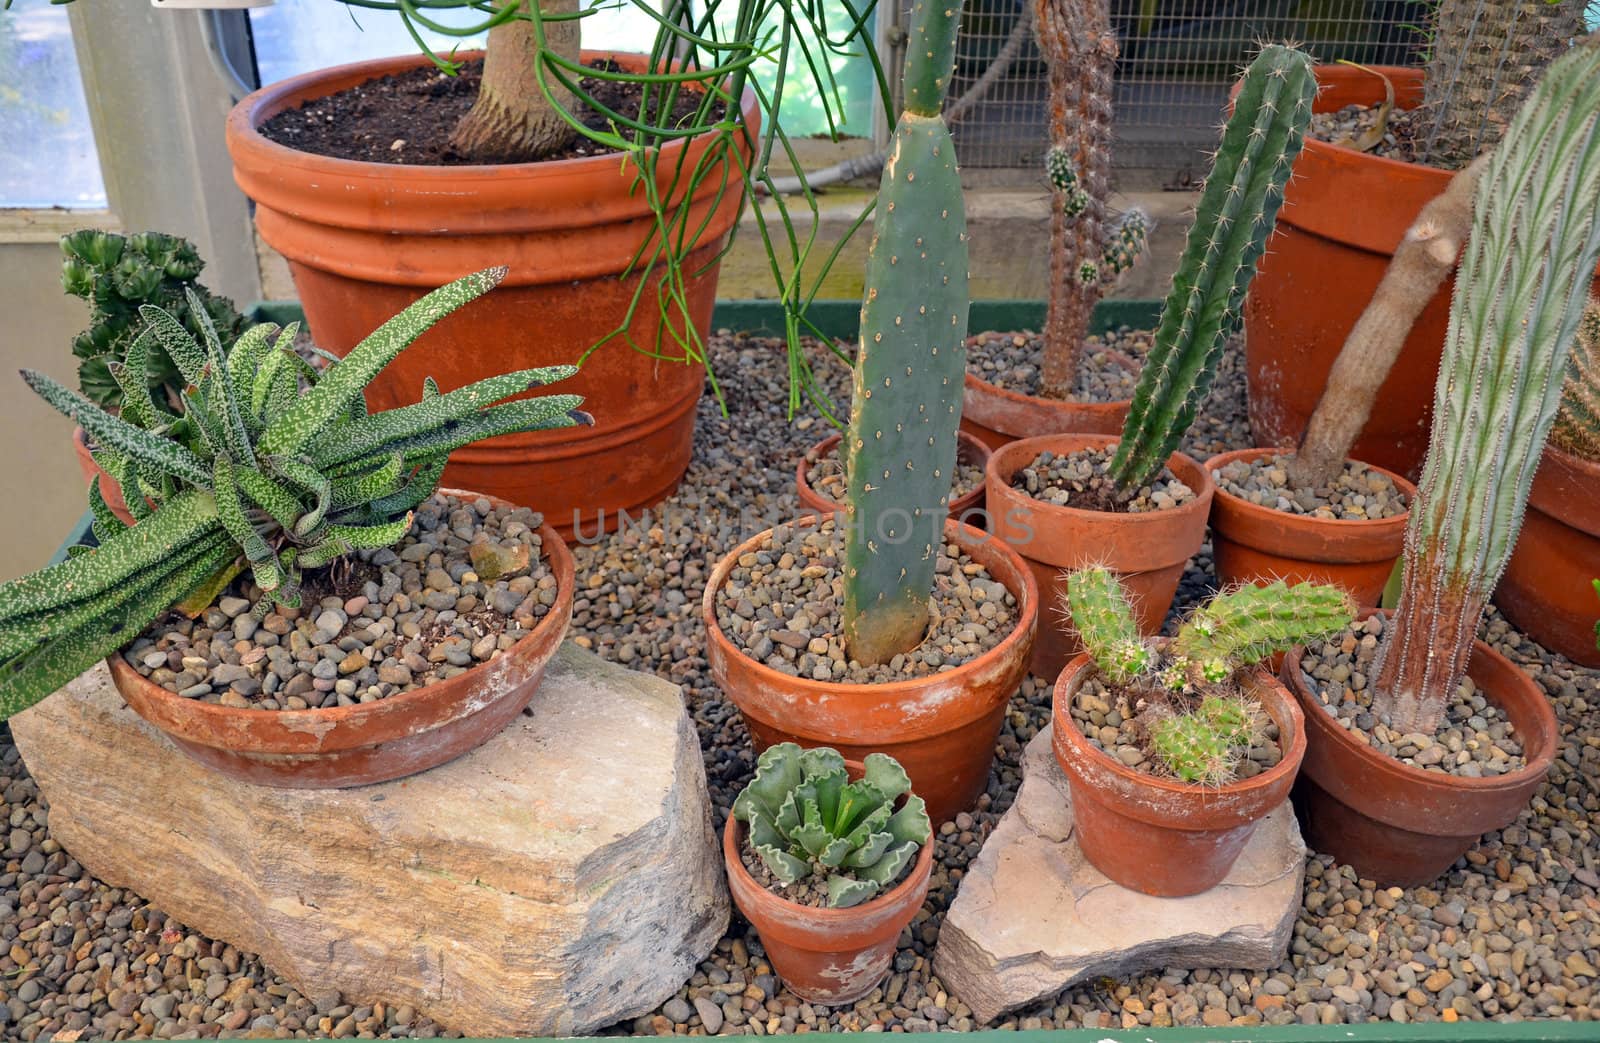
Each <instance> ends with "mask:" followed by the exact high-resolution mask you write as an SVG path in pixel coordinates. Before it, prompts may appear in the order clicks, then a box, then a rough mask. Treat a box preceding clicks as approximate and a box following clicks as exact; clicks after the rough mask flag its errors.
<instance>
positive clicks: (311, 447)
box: [0, 268, 589, 718]
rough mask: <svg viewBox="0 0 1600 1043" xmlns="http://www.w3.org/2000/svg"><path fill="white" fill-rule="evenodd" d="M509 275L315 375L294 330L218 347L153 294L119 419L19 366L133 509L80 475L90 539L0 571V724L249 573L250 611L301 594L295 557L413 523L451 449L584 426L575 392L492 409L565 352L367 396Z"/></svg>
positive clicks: (488, 277)
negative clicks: (449, 384)
mask: <svg viewBox="0 0 1600 1043" xmlns="http://www.w3.org/2000/svg"><path fill="white" fill-rule="evenodd" d="M504 274H505V269H503V268H497V269H491V270H489V271H485V272H479V273H477V274H475V275H469V276H466V277H465V278H462V279H459V280H457V281H456V282H453V283H451V284H450V285H448V286H445V287H442V288H440V289H438V290H435V291H433V292H432V293H430V294H428V295H427V296H425V297H423V298H422V299H421V300H419V301H417V302H416V303H415V304H413V305H411V306H410V307H409V308H407V309H406V310H405V311H403V312H401V313H400V314H399V315H397V316H395V317H394V318H393V319H390V320H389V321H388V322H386V323H384V324H383V325H382V326H381V327H379V328H378V329H377V330H376V331H374V332H373V333H372V335H371V336H369V337H368V338H367V339H366V340H364V341H362V342H361V343H360V344H359V345H357V346H356V347H355V348H354V349H352V350H351V352H350V354H349V355H348V356H346V357H345V358H344V359H342V360H336V361H334V362H332V363H331V364H330V365H329V366H328V367H327V368H326V369H321V370H319V369H316V368H314V367H312V366H310V365H309V364H307V363H306V362H305V361H304V360H302V359H301V358H300V357H299V356H298V355H296V354H295V352H294V349H293V346H292V345H293V342H294V332H293V330H284V331H282V332H280V331H279V330H278V329H277V327H275V326H271V325H260V326H253V327H251V328H250V329H248V330H246V331H245V332H244V333H243V334H242V335H241V336H240V337H239V339H238V340H237V341H236V342H235V343H234V345H233V347H232V348H231V349H229V350H227V351H224V350H223V347H222V342H221V340H220V339H219V337H218V335H217V332H216V330H215V329H214V328H213V327H212V326H211V325H210V323H209V321H208V320H206V319H205V318H204V317H203V316H204V311H203V309H201V310H199V311H197V314H198V315H200V316H202V318H201V321H200V326H201V340H200V342H196V340H195V339H194V338H193V337H192V336H190V334H189V333H188V331H187V330H186V329H185V328H184V327H183V325H182V324H181V323H180V322H179V321H178V320H177V319H176V318H174V317H172V316H171V315H169V314H167V313H166V312H164V311H161V310H159V309H157V308H154V307H149V306H147V307H146V308H144V309H143V311H142V312H141V317H142V318H143V319H144V320H145V323H146V326H145V329H144V332H142V333H141V334H140V335H139V336H138V337H137V338H135V340H134V342H133V344H132V345H131V346H130V347H129V350H128V355H127V358H126V361H125V362H123V363H117V364H113V365H112V366H111V367H110V368H111V372H112V374H113V376H115V377H116V379H117V381H118V383H119V385H120V386H121V388H122V391H123V394H124V396H125V397H124V401H123V415H122V416H121V417H117V416H113V415H111V414H109V413H107V412H105V411H104V410H102V409H100V408H99V407H98V406H96V405H95V404H94V403H92V402H90V401H89V400H88V399H86V398H84V397H83V396H81V395H78V394H76V393H74V392H73V391H71V390H69V389H67V388H65V387H62V386H61V385H60V384H57V383H56V382H55V381H53V380H51V379H50V378H49V377H46V376H44V375H43V374H40V373H34V372H31V371H26V370H25V371H24V372H23V377H24V379H26V380H27V382H28V384H29V385H30V386H31V387H33V389H34V390H35V391H37V392H38V393H39V394H40V395H41V396H42V397H43V398H44V399H45V401H47V402H49V403H50V405H52V406H54V407H55V408H56V409H58V410H60V411H61V412H63V413H65V414H67V415H68V416H70V417H72V418H73V419H74V420H76V421H77V422H78V423H80V424H81V425H83V428H84V430H85V431H86V432H88V434H89V435H90V436H91V437H92V438H93V439H94V441H95V443H96V444H97V445H98V446H99V447H100V448H99V451H98V453H97V454H96V459H97V460H98V461H99V462H100V463H101V465H102V466H103V467H105V468H106V469H107V470H108V471H109V472H110V473H111V474H112V475H113V476H114V477H116V478H118V480H119V481H121V482H122V485H123V489H124V491H125V493H126V499H127V501H128V507H129V509H130V510H131V511H132V512H133V513H134V515H135V516H136V517H137V518H138V519H139V521H138V524H136V525H134V526H132V527H128V526H125V525H124V524H123V523H122V522H120V521H119V520H117V518H116V517H115V516H114V515H112V514H111V512H110V511H109V510H107V509H106V506H105V503H104V502H103V501H102V500H101V499H100V495H99V491H98V488H97V487H96V486H95V485H91V486H90V494H89V495H90V505H91V508H92V509H93V512H94V530H95V535H96V536H97V537H98V538H99V540H100V545H99V547H97V548H95V549H92V550H88V551H86V552H84V553H81V554H77V555H75V556H73V557H71V558H69V559H68V560H66V561H64V562H62V563H61V564H59V565H54V566H51V567H49V568H46V569H43V570H41V571H39V572H35V573H33V574H31V575H28V576H24V577H22V578H21V579H16V580H12V581H11V582H9V583H5V584H3V585H0V718H4V717H9V716H10V715H12V714H14V713H17V712H19V711H21V710H23V709H26V708H27V707H28V706H31V705H32V704H34V703H36V702H38V701H39V700H40V699H43V698H44V697H45V696H47V695H49V694H50V693H51V692H53V691H55V690H56V689H57V688H58V687H60V686H61V685H62V684H64V683H65V682H67V681H69V680H71V679H72V678H73V677H76V676H77V675H78V674H79V673H82V672H83V671H84V670H86V669H88V668H89V667H90V666H92V665H93V664H94V663H95V662H96V661H98V660H99V659H101V658H103V657H104V656H106V655H108V654H110V653H111V652H113V651H115V650H116V649H118V648H120V647H122V646H123V645H125V644H127V643H128V642H129V641H132V640H133V639H134V638H135V637H137V636H138V635H139V633H140V632H141V631H143V630H144V628H145V627H146V626H147V625H148V624H149V623H150V622H151V621H152V620H154V619H155V618H156V617H157V616H158V615H160V614H161V613H162V612H163V611H165V610H166V609H168V608H170V607H172V606H173V605H177V604H180V603H182V605H183V606H184V607H185V608H187V609H189V610H191V611H192V612H199V611H200V610H201V609H203V608H204V607H205V606H206V605H207V604H209V602H210V601H211V599H212V598H213V597H214V596H216V594H217V593H219V592H220V591H221V590H222V589H223V588H224V587H225V586H226V585H227V584H228V582H229V581H230V580H232V579H233V577H234V576H236V575H238V574H239V573H240V572H241V571H242V570H243V569H245V568H249V569H250V570H251V576H252V579H253V580H254V582H255V585H256V587H257V588H259V590H260V591H261V592H262V594H261V598H260V600H259V601H258V603H257V604H256V606H255V610H256V613H257V615H258V617H259V616H264V615H265V614H266V613H267V612H268V611H270V609H271V607H272V606H273V605H274V604H281V605H285V606H290V607H293V606H297V605H298V604H299V603H300V585H301V576H302V573H303V572H304V571H306V570H309V569H315V568H318V567H321V566H325V565H327V564H329V563H331V562H333V561H334V560H335V559H337V558H339V557H340V556H342V555H345V554H348V553H350V552H351V551H352V550H355V549H357V548H364V547H383V546H388V545H390V544H393V543H395V542H396V541H398V540H399V539H400V538H401V537H402V536H404V535H405V533H406V531H407V529H408V528H409V527H410V524H411V511H412V508H413V507H415V506H417V505H418V504H420V503H421V502H422V501H424V500H426V499H427V498H428V497H429V496H431V495H432V494H433V492H434V490H435V489H436V488H437V487H438V484H439V477H440V474H441V473H442V472H443V470H444V465H445V460H446V457H447V456H448V455H449V454H450V452H451V451H453V450H455V449H457V448H460V447H461V446H464V445H467V444H470V443H472V442H476V441H478V440H479V439H482V438H491V437H494V436H496V435H503V434H510V433H512V432H517V431H531V430H542V429H546V428H552V427H567V426H571V425H573V424H578V423H587V422H589V417H588V416H587V415H586V414H584V413H582V412H580V411H579V410H578V406H579V405H580V404H581V399H579V398H578V397H577V396H574V395H555V396H550V397H547V398H535V399H525V400H518V401H514V402H506V403H503V404H501V405H494V404H493V403H495V402H499V401H500V400H501V399H504V398H507V397H508V396H511V395H515V394H520V393H522V392H524V391H527V390H528V389H530V388H534V387H538V386H540V385H543V384H547V383H550V382H551V381H555V380H560V379H563V378H565V377H568V376H570V375H572V373H574V372H576V368H575V367H572V366H556V367H550V368H547V369H541V370H524V371H522V372H518V373H509V374H506V375H504V376H500V377H492V378H490V379H488V380H483V381H479V382H478V383H476V384H471V385H468V386H467V387H463V388H460V389H458V390H456V391H452V392H449V393H448V394H440V393H439V391H438V389H437V388H436V387H433V386H431V382H430V386H429V387H428V388H427V389H426V390H425V392H424V397H423V400H422V401H421V402H420V403H418V404H416V405H412V406H406V407H404V408H400V409H392V410H388V411H386V412H381V413H375V414H371V415H368V414H367V412H366V406H365V402H364V400H363V398H362V391H363V389H364V388H365V387H366V385H367V383H368V382H369V381H371V379H372V378H373V376H375V375H376V374H377V373H378V372H379V371H380V370H381V369H383V367H384V366H386V365H388V364H389V362H390V361H392V360H393V359H394V357H395V356H396V355H398V354H399V353H400V352H401V350H403V349H404V348H405V347H406V346H407V345H409V344H410V343H412V342H413V341H414V340H416V339H417V337H419V336H421V335H422V334H423V333H424V332H426V331H427V330H428V328H429V327H430V326H432V325H433V324H434V323H435V322H437V321H439V320H440V319H441V318H443V317H444V316H445V315H448V314H449V313H450V312H452V311H454V310H455V309H457V308H459V307H461V306H462V305H463V304H466V303H467V302H468V301H471V300H473V299H474V298H476V297H478V296H480V295H482V294H484V293H486V292H487V291H488V290H489V289H491V288H492V287H493V286H494V285H495V284H496V283H497V282H498V281H499V280H500V279H501V277H503V275H504ZM196 305H197V298H191V300H190V306H191V308H195V307H196ZM158 351H164V352H165V354H166V356H167V357H168V359H170V361H171V363H172V364H173V365H174V366H175V367H176V368H177V370H178V371H179V372H180V373H181V374H182V375H183V378H184V380H185V381H187V386H186V387H185V389H184V391H183V394H182V396H181V403H180V406H179V408H178V411H177V412H171V411H168V410H167V409H166V408H165V407H164V406H163V405H162V404H161V403H158V402H157V401H156V400H155V399H154V398H152V397H151V395H150V393H149V381H148V371H149V367H150V365H151V362H150V358H151V356H153V355H154V354H155V353H156V352H158Z"/></svg>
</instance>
